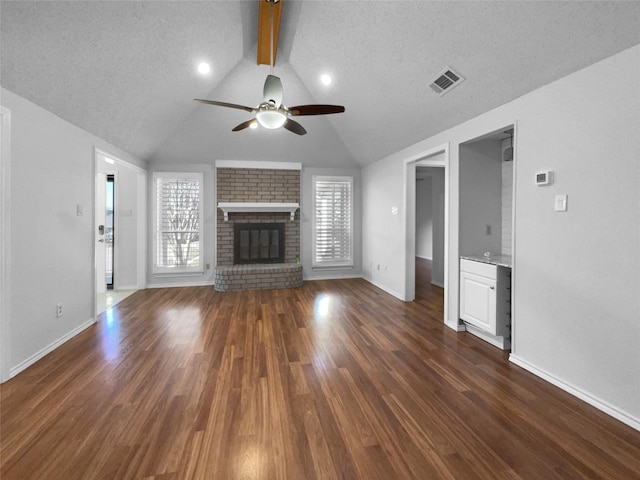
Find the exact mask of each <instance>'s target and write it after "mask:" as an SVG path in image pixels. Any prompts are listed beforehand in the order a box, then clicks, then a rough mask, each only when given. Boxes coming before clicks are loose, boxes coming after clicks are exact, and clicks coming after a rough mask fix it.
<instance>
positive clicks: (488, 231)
mask: <svg viewBox="0 0 640 480" xmlns="http://www.w3.org/2000/svg"><path fill="white" fill-rule="evenodd" d="M492 230H493V228H492V227H491V225H487V229H486V233H487V235H491V231H492Z"/></svg>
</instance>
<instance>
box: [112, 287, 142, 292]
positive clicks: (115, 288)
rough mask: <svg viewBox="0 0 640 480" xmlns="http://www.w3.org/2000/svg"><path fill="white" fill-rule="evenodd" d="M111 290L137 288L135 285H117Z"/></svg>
mask: <svg viewBox="0 0 640 480" xmlns="http://www.w3.org/2000/svg"><path fill="white" fill-rule="evenodd" d="M113 290H114V291H116V292H118V291H120V290H138V287H137V286H136V285H118V287H117V288H114V289H113Z"/></svg>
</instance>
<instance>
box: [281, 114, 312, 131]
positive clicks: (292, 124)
mask: <svg viewBox="0 0 640 480" xmlns="http://www.w3.org/2000/svg"><path fill="white" fill-rule="evenodd" d="M283 127H284V128H286V129H287V130H289V131H290V132H293V133H297V134H298V135H304V134H306V133H307V131H306V130H305V129H304V127H303V126H302V125H300V124H299V123H298V122H296V121H295V120H291V119H290V118H287V121H286V122H284V125H283Z"/></svg>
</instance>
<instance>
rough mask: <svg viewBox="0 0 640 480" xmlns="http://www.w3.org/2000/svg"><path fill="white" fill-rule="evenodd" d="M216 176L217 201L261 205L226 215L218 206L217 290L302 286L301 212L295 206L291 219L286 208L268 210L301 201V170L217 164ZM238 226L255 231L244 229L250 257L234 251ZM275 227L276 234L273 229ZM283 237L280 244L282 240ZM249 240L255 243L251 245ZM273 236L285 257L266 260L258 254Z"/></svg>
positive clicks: (267, 245)
mask: <svg viewBox="0 0 640 480" xmlns="http://www.w3.org/2000/svg"><path fill="white" fill-rule="evenodd" d="M216 177H217V185H216V192H217V204H218V205H220V204H234V205H244V204H248V205H259V208H257V209H256V210H259V211H242V212H240V211H233V210H232V211H230V212H229V213H227V214H226V215H225V213H223V211H222V210H221V209H220V208H217V225H218V229H217V266H216V279H215V289H216V290H217V291H230V290H259V289H271V288H291V287H297V286H300V285H302V265H301V264H300V262H299V259H300V212H299V210H298V211H296V212H295V213H294V215H293V219H292V216H291V214H290V213H287V212H279V211H276V212H274V211H269V206H270V205H283V204H299V203H300V170H280V169H257V168H218V169H217V171H216ZM249 210H251V209H249ZM225 217H227V220H226V221H225ZM237 225H242V226H244V230H245V232H247V231H248V232H252V231H253V232H254V233H245V234H242V235H244V242H245V243H246V242H248V243H246V245H245V247H246V248H248V249H249V250H245V257H246V256H247V255H248V257H249V258H245V259H244V260H240V261H239V260H238V259H237V257H236V254H235V253H234V244H237V243H238V242H240V238H236V235H235V232H236V230H237V229H238V227H237ZM258 225H260V226H258ZM278 225H279V226H278ZM275 230H277V231H279V232H280V233H278V234H275V233H273V232H274V231H275ZM256 232H257V233H256ZM283 237H284V238H283ZM252 238H253V240H252ZM275 238H277V240H274V239H275ZM283 239H284V243H283V244H282V245H280V244H279V242H282V240H283ZM252 241H253V242H255V243H254V244H253V246H252V243H251V242H252ZM272 241H275V242H276V243H277V244H278V245H277V248H281V250H282V251H281V252H280V255H281V256H282V260H283V261H281V260H280V259H278V260H277V261H275V262H274V261H273V260H272V258H271V254H268V255H267V257H269V258H268V260H266V262H265V261H263V260H260V259H259V258H257V257H258V256H259V251H260V249H261V248H262V250H263V251H265V247H266V248H267V249H271V250H272V251H273V246H272V245H271V244H270V242H272ZM237 246H238V247H239V248H240V245H237ZM252 248H253V250H251V249H252ZM251 251H253V253H251ZM252 255H253V257H252Z"/></svg>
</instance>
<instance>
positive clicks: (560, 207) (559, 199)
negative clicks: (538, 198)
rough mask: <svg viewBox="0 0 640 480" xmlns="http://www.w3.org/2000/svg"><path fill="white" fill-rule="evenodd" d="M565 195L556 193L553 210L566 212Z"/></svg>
mask: <svg viewBox="0 0 640 480" xmlns="http://www.w3.org/2000/svg"><path fill="white" fill-rule="evenodd" d="M567 197H568V196H567V195H556V204H555V210H556V212H566V211H567Z"/></svg>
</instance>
